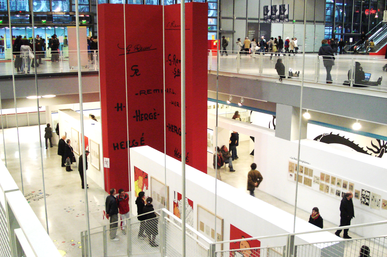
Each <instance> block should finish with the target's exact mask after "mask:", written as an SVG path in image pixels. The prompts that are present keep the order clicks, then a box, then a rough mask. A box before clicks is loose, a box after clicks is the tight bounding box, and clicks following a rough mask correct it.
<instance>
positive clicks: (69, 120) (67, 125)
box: [59, 109, 104, 188]
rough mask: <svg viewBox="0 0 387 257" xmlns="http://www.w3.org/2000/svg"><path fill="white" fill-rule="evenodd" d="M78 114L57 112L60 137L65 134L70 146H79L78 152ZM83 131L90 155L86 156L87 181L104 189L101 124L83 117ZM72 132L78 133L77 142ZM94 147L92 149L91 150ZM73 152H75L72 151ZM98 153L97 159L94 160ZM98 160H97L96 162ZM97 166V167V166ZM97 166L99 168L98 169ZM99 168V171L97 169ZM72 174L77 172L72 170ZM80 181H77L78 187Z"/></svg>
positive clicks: (63, 111)
mask: <svg viewBox="0 0 387 257" xmlns="http://www.w3.org/2000/svg"><path fill="white" fill-rule="evenodd" d="M80 124H81V123H80V114H79V113H78V112H75V111H73V110H70V109H67V110H59V127H60V137H62V136H63V135H65V133H67V138H69V139H70V140H71V142H72V146H73V147H74V148H75V145H76V144H78V145H79V148H78V149H79V151H80V150H81V147H82V145H81V141H80V138H81V126H80ZM84 131H85V136H86V137H88V142H89V148H88V149H89V150H90V152H91V153H90V154H89V156H88V170H87V175H88V179H92V180H93V181H94V182H95V183H96V184H97V185H98V186H99V187H101V188H104V173H103V158H102V156H103V155H102V136H101V135H102V132H101V123H100V122H95V121H93V120H91V119H90V118H89V117H87V116H84ZM74 132H78V133H79V136H78V140H77V138H75V136H74V135H72V134H76V133H74ZM93 146H94V148H93ZM74 152H75V151H74ZM98 152H99V158H94V160H93V157H92V156H95V155H96V154H97V153H98ZM74 154H75V158H76V159H77V165H78V164H79V163H78V158H79V155H80V154H82V153H81V152H79V154H76V153H74ZM98 159H99V160H98ZM98 164H99V165H98ZM98 166H99V167H98ZM98 168H99V169H98ZM73 170H74V171H73V172H77V173H78V170H77V169H76V170H75V169H74V168H73ZM80 184H81V181H80V180H79V185H80Z"/></svg>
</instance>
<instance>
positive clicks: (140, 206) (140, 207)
mask: <svg viewBox="0 0 387 257" xmlns="http://www.w3.org/2000/svg"><path fill="white" fill-rule="evenodd" d="M136 205H137V215H139V216H137V219H138V220H139V221H141V223H140V229H139V231H138V238H140V239H144V238H145V237H146V235H145V234H144V232H145V221H144V218H145V216H144V215H142V214H143V213H144V206H145V193H144V192H143V191H141V192H139V193H138V197H137V199H136Z"/></svg>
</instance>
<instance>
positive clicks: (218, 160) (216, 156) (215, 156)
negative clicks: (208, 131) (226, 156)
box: [213, 153, 224, 169]
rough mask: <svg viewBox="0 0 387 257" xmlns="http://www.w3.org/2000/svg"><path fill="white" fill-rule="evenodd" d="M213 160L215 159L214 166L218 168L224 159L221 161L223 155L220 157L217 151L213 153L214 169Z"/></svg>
mask: <svg viewBox="0 0 387 257" xmlns="http://www.w3.org/2000/svg"><path fill="white" fill-rule="evenodd" d="M215 160H216V166H217V167H218V168H220V167H222V166H223V164H224V161H223V157H222V155H221V154H220V153H218V154H216V155H215V154H214V163H213V166H214V169H215Z"/></svg>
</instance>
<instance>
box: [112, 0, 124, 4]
mask: <svg viewBox="0 0 387 257" xmlns="http://www.w3.org/2000/svg"><path fill="white" fill-rule="evenodd" d="M109 3H110V4H123V3H125V0H110V1H109Z"/></svg>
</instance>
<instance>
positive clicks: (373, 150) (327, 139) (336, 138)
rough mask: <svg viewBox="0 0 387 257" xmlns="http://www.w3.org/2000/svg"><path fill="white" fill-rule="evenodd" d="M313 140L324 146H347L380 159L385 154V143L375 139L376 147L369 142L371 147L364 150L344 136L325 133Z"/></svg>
mask: <svg viewBox="0 0 387 257" xmlns="http://www.w3.org/2000/svg"><path fill="white" fill-rule="evenodd" d="M313 140H315V141H319V142H323V143H326V144H341V145H345V146H348V147H350V148H352V149H353V150H355V151H356V152H359V153H363V154H368V155H374V156H375V157H379V158H382V157H383V155H384V153H386V152H387V141H384V140H380V139H375V140H376V142H377V143H378V145H376V144H374V143H373V141H372V140H371V145H372V147H368V146H367V147H366V149H364V148H363V147H361V146H359V144H356V143H355V142H354V141H351V140H349V139H348V138H345V137H344V136H340V135H339V134H333V133H332V132H331V133H329V134H328V133H326V134H321V135H319V136H317V137H315V138H314V139H313Z"/></svg>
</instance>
